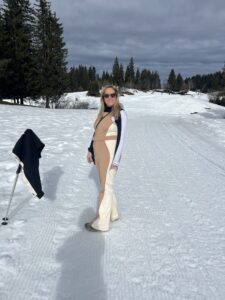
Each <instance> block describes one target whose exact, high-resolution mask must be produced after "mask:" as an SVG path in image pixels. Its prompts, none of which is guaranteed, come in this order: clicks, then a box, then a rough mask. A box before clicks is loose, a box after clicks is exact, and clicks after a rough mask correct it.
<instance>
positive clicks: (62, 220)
mask: <svg viewBox="0 0 225 300" xmlns="http://www.w3.org/2000/svg"><path fill="white" fill-rule="evenodd" d="M67 97H70V99H76V97H79V99H80V100H81V101H91V103H92V104H93V105H96V106H97V105H98V104H99V99H98V98H97V99H96V98H94V97H90V98H89V97H87V96H86V93H83V94H82V93H77V94H76V93H73V94H71V95H70V94H69V95H67ZM121 102H122V103H123V104H124V106H125V108H126V111H127V114H128V128H127V135H126V140H125V146H124V151H123V157H122V161H121V165H120V167H119V171H118V174H117V178H116V183H115V190H116V193H117V196H118V200H119V209H120V220H118V221H116V222H114V223H113V224H112V226H111V230H110V231H109V232H106V233H90V232H87V231H85V229H84V223H85V222H87V221H89V220H91V219H92V218H93V217H94V216H95V208H96V205H97V191H98V181H97V175H96V171H95V168H94V167H93V166H90V165H88V164H87V163H86V151H87V147H88V146H89V143H90V139H91V136H92V133H93V122H94V119H95V116H96V113H97V111H96V110H82V109H81V110H72V109H70V110H52V109H50V110H47V109H44V108H36V107H20V106H6V105H1V106H0V119H1V128H2V130H1V132H0V140H1V143H0V172H1V181H0V212H1V216H2V217H3V216H4V214H5V211H6V208H7V204H8V200H9V196H10V192H11V189H12V185H13V181H14V178H15V171H16V169H17V162H16V160H15V159H14V157H13V156H12V153H11V150H12V148H13V146H14V144H15V143H16V141H17V140H18V138H19V137H20V136H21V134H22V133H23V132H24V130H25V129H26V128H32V129H33V130H34V132H35V133H36V134H37V135H38V136H39V137H40V139H41V140H42V142H44V143H45V145H46V147H45V148H44V150H43V152H42V158H41V160H40V173H41V178H42V184H43V190H44V192H45V196H44V197H43V198H42V199H37V198H33V197H32V196H31V194H30V193H29V192H28V191H27V189H26V187H25V185H24V183H23V181H22V178H20V177H19V181H18V183H17V186H16V191H15V195H14V198H13V202H12V207H11V209H10V214H9V218H10V221H9V224H8V225H7V226H1V228H0V299H1V300H12V299H13V300H22V299H23V300H24V299H32V300H33V299H35V300H47V299H48V300H64V299H66V300H77V299H78V300H83V299H93V300H106V299H108V300H124V299H126V300H133V299H135V300H136V299H138V300H139V299H141V300H149V299H160V300H161V299H171V300H175V299H179V300H180V299H182V300H183V299H188V300H189V299H191V300H192V299H193V300H196V299H201V300H203V299H207V300H211V299H218V300H222V299H224V295H225V285H224V281H225V187H224V177H225V119H224V116H225V109H224V108H223V107H220V106H217V105H214V104H211V103H209V102H208V98H207V96H206V95H204V94H196V93H189V95H187V96H180V95H167V94H161V93H156V92H155V93H152V92H147V93H144V92H139V91H134V95H129V96H128V95H125V96H123V97H121Z"/></svg>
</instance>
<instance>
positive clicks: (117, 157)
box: [112, 110, 127, 166]
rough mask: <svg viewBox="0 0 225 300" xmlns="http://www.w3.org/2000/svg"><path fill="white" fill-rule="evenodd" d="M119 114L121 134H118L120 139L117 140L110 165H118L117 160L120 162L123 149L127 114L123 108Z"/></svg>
mask: <svg viewBox="0 0 225 300" xmlns="http://www.w3.org/2000/svg"><path fill="white" fill-rule="evenodd" d="M120 116H121V135H120V141H119V144H118V147H117V150H116V153H115V156H114V159H113V162H112V166H119V162H120V159H121V155H122V150H123V144H124V138H125V131H126V126H127V115H126V113H125V111H124V110H121V112H120Z"/></svg>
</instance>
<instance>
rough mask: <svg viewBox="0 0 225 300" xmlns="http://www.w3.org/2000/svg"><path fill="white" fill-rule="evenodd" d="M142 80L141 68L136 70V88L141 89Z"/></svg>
mask: <svg viewBox="0 0 225 300" xmlns="http://www.w3.org/2000/svg"><path fill="white" fill-rule="evenodd" d="M140 81H141V74H140V70H139V68H137V70H136V74H135V81H134V82H135V88H137V89H139V88H140Z"/></svg>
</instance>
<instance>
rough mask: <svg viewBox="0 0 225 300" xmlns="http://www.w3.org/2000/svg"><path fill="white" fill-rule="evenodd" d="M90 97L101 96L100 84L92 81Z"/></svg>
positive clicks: (89, 91) (89, 90)
mask: <svg viewBox="0 0 225 300" xmlns="http://www.w3.org/2000/svg"><path fill="white" fill-rule="evenodd" d="M88 95H89V96H95V97H98V96H100V93H99V83H98V81H96V80H95V81H92V82H91V83H90V85H89V89H88Z"/></svg>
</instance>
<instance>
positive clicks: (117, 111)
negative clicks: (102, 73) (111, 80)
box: [94, 85, 123, 127]
mask: <svg viewBox="0 0 225 300" xmlns="http://www.w3.org/2000/svg"><path fill="white" fill-rule="evenodd" d="M108 88H112V89H113V90H114V92H115V93H116V101H115V104H114V105H113V107H112V115H113V117H114V118H115V119H116V120H117V119H118V118H119V116H120V111H121V109H122V108H123V106H122V104H121V103H120V101H119V91H118V89H117V87H116V86H114V85H106V86H104V87H103V88H102V90H101V97H100V101H101V104H100V109H99V112H98V116H97V119H96V120H95V123H94V127H95V126H96V125H97V123H98V122H99V121H100V120H101V118H102V117H103V113H104V110H105V102H104V94H105V91H106V89H108Z"/></svg>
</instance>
